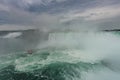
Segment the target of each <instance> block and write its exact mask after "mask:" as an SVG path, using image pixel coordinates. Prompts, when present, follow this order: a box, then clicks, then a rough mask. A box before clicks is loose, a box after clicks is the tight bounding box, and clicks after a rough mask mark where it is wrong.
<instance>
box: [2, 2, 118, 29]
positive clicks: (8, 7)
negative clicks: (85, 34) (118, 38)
mask: <svg viewBox="0 0 120 80" xmlns="http://www.w3.org/2000/svg"><path fill="white" fill-rule="evenodd" d="M27 28H40V29H54V28H55V29H64V28H70V29H73V28H74V29H78V28H79V29H81V30H82V29H120V0H0V30H4V29H10V30H12V29H27Z"/></svg>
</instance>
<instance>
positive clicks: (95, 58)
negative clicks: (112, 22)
mask: <svg viewBox="0 0 120 80" xmlns="http://www.w3.org/2000/svg"><path fill="white" fill-rule="evenodd" d="M74 35H76V33H75V34H74ZM74 35H73V34H72V33H70V34H69V35H68V33H67V35H66V34H65V35H64V36H65V37H66V36H67V39H66V38H64V39H63V41H61V40H60V38H63V34H62V37H60V38H59V40H60V41H59V42H60V43H59V42H56V41H58V39H54V40H55V41H54V42H55V43H53V42H51V41H50V42H51V43H52V45H51V44H50V45H47V47H44V48H41V49H37V50H35V51H34V53H33V54H32V55H28V54H26V52H19V53H18V52H17V53H14V54H9V55H2V56H1V57H0V80H91V79H85V78H87V76H86V77H85V73H90V72H92V73H94V74H96V73H97V72H99V71H101V70H102V69H106V70H107V69H108V70H110V69H111V68H109V65H107V63H105V62H104V58H103V54H101V55H102V56H101V55H99V50H100V53H102V52H105V53H107V52H108V51H107V49H106V51H105V50H104V47H103V46H104V45H102V47H103V48H102V47H101V44H104V43H107V42H108V41H110V40H108V39H110V38H111V34H110V35H108V34H107V35H106V34H104V33H102V34H101V33H100V35H96V34H95V35H94V36H95V37H93V33H92V36H91V35H90V39H91V41H90V39H89V41H90V43H89V46H90V45H91V44H93V43H92V42H94V43H95V44H94V45H91V46H90V48H89V46H88V45H86V44H84V45H83V41H85V40H82V41H80V40H81V35H77V36H79V37H80V38H77V36H76V37H75V36H74ZM115 35H116V34H115ZM55 36H58V35H55ZM71 36H72V38H71ZM73 36H74V38H73ZM96 36H98V37H100V38H98V37H96ZM101 36H103V37H101ZM82 37H83V36H82ZM91 37H93V38H91ZM105 37H106V39H103V38H105ZM116 37H117V36H116ZM116 37H115V36H114V37H113V33H112V38H115V40H116V39H117V41H119V40H118V38H116ZM75 38H76V39H75ZM96 38H97V39H96ZM69 39H73V40H69ZM85 39H87V38H85ZM67 40H69V41H67ZM93 40H95V41H93ZM99 40H100V41H102V42H101V43H100V44H99V45H98V44H97V45H96V43H98V42H99ZM64 41H65V43H66V44H65V43H64ZM76 41H77V43H76ZM97 41H98V42H97ZM111 41H113V40H111ZM67 42H68V43H67ZM80 42H81V43H80ZM87 42H88V39H87ZM85 43H86V42H85ZM110 43H111V42H110ZM108 44H109V43H108ZM118 45H119V44H118ZM86 46H87V47H86ZM94 46H95V47H94ZM91 47H93V48H91ZM98 48H101V49H98ZM114 48H115V45H113V46H112V47H110V48H108V50H109V49H111V50H112V49H113V51H114ZM94 49H95V51H94ZM117 49H119V48H115V50H117ZM102 50H103V51H102ZM97 51H98V52H97ZM110 52H111V51H110ZM93 53H98V54H93ZM104 56H106V55H104ZM103 62H104V63H103ZM111 71H112V70H111ZM93 80H94V79H93ZM101 80H105V79H101ZM111 80H113V79H112V78H111ZM118 80H119V79H118Z"/></svg>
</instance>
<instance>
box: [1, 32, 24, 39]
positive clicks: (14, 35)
mask: <svg viewBox="0 0 120 80" xmlns="http://www.w3.org/2000/svg"><path fill="white" fill-rule="evenodd" d="M21 35H22V32H12V33H8V34H7V35H5V36H3V37H2V38H17V37H19V36H21Z"/></svg>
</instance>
